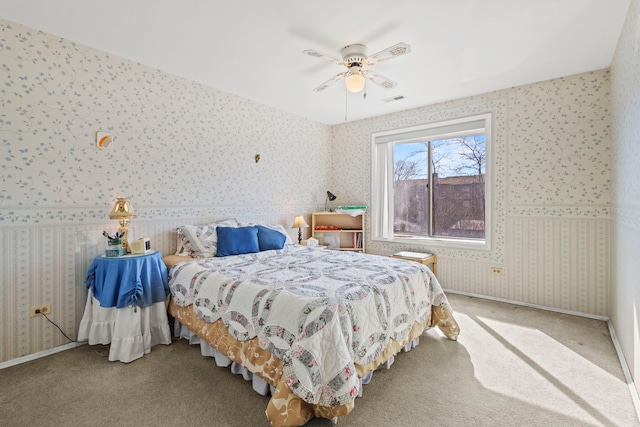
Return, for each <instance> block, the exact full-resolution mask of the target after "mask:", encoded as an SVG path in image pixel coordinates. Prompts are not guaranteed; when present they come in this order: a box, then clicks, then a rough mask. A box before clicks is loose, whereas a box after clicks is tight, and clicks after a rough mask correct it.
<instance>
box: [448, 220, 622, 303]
mask: <svg viewBox="0 0 640 427" xmlns="http://www.w3.org/2000/svg"><path fill="white" fill-rule="evenodd" d="M609 245H610V221H609V220H608V219H603V218H593V219H590V218H568V219H565V218H540V217H538V218H526V217H509V218H507V238H506V251H505V253H506V262H505V263H504V264H497V263H491V262H487V261H475V260H470V259H461V258H451V257H446V256H440V257H438V279H439V280H440V282H441V283H442V286H443V287H444V288H446V289H451V290H456V291H461V292H467V293H472V294H480V295H486V296H490V297H496V298H501V299H505V300H511V301H518V302H524V303H529V304H535V305H540V306H545V307H550V308H557V309H562V310H569V311H572V312H579V313H585V314H592V315H598V316H609V315H610V296H609V288H610V286H609V280H610V279H609V277H610V274H609V270H610V260H609V252H610V251H609V247H610V246H609ZM492 267H498V268H501V269H502V273H501V274H494V273H492V272H491V268H492Z"/></svg>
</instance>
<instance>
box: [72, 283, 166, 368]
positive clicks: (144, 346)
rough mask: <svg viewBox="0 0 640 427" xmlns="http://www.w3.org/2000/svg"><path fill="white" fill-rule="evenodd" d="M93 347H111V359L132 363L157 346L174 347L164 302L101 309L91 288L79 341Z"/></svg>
mask: <svg viewBox="0 0 640 427" xmlns="http://www.w3.org/2000/svg"><path fill="white" fill-rule="evenodd" d="M85 340H88V341H89V345H96V344H103V345H104V344H111V347H110V349H109V360H110V361H112V362H113V361H116V360H119V361H121V362H125V363H129V362H131V361H133V360H136V359H139V358H140V357H142V356H143V355H145V354H147V353H149V352H150V351H151V347H153V346H155V345H157V344H171V332H170V330H169V322H168V320H167V310H166V306H165V303H164V302H157V303H155V304H152V305H150V306H149V307H133V306H130V307H125V308H115V307H100V301H98V300H97V299H96V298H95V297H94V296H93V294H92V293H91V289H89V295H88V296H87V303H86V305H85V309H84V315H83V316H82V320H81V321H80V329H79V330H78V341H85Z"/></svg>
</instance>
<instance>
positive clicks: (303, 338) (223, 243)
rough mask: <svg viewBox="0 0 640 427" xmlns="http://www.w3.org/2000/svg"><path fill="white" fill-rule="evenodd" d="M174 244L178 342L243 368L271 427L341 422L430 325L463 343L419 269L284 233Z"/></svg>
mask: <svg viewBox="0 0 640 427" xmlns="http://www.w3.org/2000/svg"><path fill="white" fill-rule="evenodd" d="M221 224H222V225H221ZM274 233H280V235H276V234H274ZM263 240H264V242H263ZM274 240H275V241H276V242H275V243H274V242H273V241H274ZM178 242H179V245H178V246H179V247H178V253H180V252H183V254H186V255H187V256H181V255H171V256H167V257H165V258H164V259H165V263H166V264H167V267H168V268H169V287H170V289H171V301H170V304H169V313H170V314H171V315H172V316H173V317H174V319H175V320H176V321H177V323H176V331H177V334H178V335H180V336H182V337H185V338H189V339H191V338H192V337H193V338H196V340H200V341H204V343H206V345H207V346H208V347H209V348H210V349H211V351H212V352H213V354H210V355H212V356H215V357H221V358H222V359H224V360H228V361H230V363H233V365H234V366H239V367H241V369H243V370H244V372H248V374H247V375H248V377H249V378H247V379H250V378H252V379H253V380H254V389H256V390H257V391H260V390H258V388H256V385H255V384H256V382H255V380H258V384H260V383H264V384H265V385H267V386H268V387H267V389H266V390H264V391H262V392H263V393H264V392H268V393H270V394H271V399H270V401H269V403H268V405H267V408H266V411H265V412H266V416H267V418H268V419H269V421H270V422H271V424H272V425H274V426H300V425H303V424H305V423H306V422H307V421H308V420H309V419H311V418H312V417H321V418H329V419H334V420H335V419H336V417H339V416H342V415H345V414H348V413H349V412H350V411H351V410H352V409H353V408H354V404H355V399H356V397H357V396H358V395H360V394H361V393H362V384H363V383H366V381H367V380H368V379H369V378H370V377H371V374H372V372H373V371H374V370H375V369H376V368H378V367H380V366H384V365H389V364H390V362H392V361H393V358H394V356H395V355H396V354H397V353H398V352H399V351H401V350H403V349H404V350H409V349H410V348H411V347H412V346H414V345H416V344H417V341H418V339H419V337H420V335H421V334H422V332H423V331H424V330H425V329H426V328H430V327H432V326H437V327H438V328H439V329H440V330H441V331H442V333H443V334H444V335H445V336H446V337H448V338H449V339H451V340H456V339H457V336H458V334H459V327H458V325H457V323H456V321H455V319H454V318H453V315H452V310H451V307H450V305H449V303H448V301H447V298H446V296H445V294H444V292H443V290H442V288H441V287H440V285H439V283H438V281H437V280H436V278H435V276H434V275H433V273H432V272H431V270H429V269H428V268H427V267H426V266H424V265H421V264H419V263H416V262H411V261H406V260H401V259H394V258H390V257H383V256H376V255H367V254H361V253H355V252H349V251H333V250H324V249H318V248H310V247H305V246H299V245H295V244H290V239H289V237H288V236H287V234H286V231H285V230H284V229H282V227H279V226H268V225H260V224H258V225H256V224H245V225H241V224H237V223H234V222H233V221H230V222H226V223H213V224H208V225H206V226H201V227H191V226H187V227H180V228H178ZM247 242H249V243H247ZM263 243H264V244H263ZM194 256H195V258H194ZM203 354H204V352H203ZM258 387H260V386H259V385H258Z"/></svg>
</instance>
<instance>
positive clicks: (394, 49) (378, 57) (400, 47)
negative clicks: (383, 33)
mask: <svg viewBox="0 0 640 427" xmlns="http://www.w3.org/2000/svg"><path fill="white" fill-rule="evenodd" d="M409 52H411V46H409V45H408V44H406V43H398V44H395V45H393V46H391V47H388V48H386V49H383V50H381V51H380V52H378V53H374V54H373V55H370V56H369V57H367V61H369V64H375V63H377V62H382V61H386V60H387V59H391V58H395V57H396V56H401V55H406V54H407V53H409Z"/></svg>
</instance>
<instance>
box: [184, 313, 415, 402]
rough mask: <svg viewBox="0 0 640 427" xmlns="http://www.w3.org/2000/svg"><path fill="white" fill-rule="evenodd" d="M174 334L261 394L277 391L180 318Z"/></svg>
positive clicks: (364, 381) (409, 346)
mask: <svg viewBox="0 0 640 427" xmlns="http://www.w3.org/2000/svg"><path fill="white" fill-rule="evenodd" d="M173 335H174V336H175V337H178V338H183V339H186V340H187V341H189V344H193V345H198V344H200V354H202V355H203V356H207V357H213V358H214V360H215V362H216V365H217V366H220V367H223V368H226V367H230V368H231V372H233V373H234V374H238V375H242V378H244V379H245V381H251V384H252V386H253V389H254V390H255V391H256V392H258V393H260V394H261V395H263V396H269V395H272V394H273V393H274V392H275V387H273V386H271V385H269V383H267V382H266V381H265V380H263V379H262V378H260V377H259V376H257V375H253V373H252V372H251V371H249V370H248V369H247V368H245V367H244V366H242V365H239V364H237V363H236V362H233V361H232V360H231V359H229V358H228V357H227V356H225V355H224V354H222V353H220V352H219V351H218V350H216V349H215V348H213V347H211V346H210V345H209V344H207V343H206V342H205V341H202V340H201V339H200V337H199V336H198V335H196V334H195V333H193V332H191V331H190V330H189V329H188V328H187V327H186V326H182V324H181V323H180V322H179V321H178V320H175V325H174V331H173ZM418 344H420V337H418V338H416V339H414V340H413V341H411V342H410V343H408V344H407V345H405V346H404V347H403V348H402V351H405V352H407V351H409V350H411V349H413V348H415V347H416V346H417V345H418ZM394 361H395V356H392V357H391V358H390V359H389V360H387V361H386V362H385V363H383V364H382V365H380V366H379V367H378V369H389V368H390V367H391V365H393V362H394ZM372 377H373V372H369V373H368V374H366V375H365V376H364V377H362V378H360V387H359V388H358V397H362V386H363V385H364V384H369V382H370V381H371V378H372Z"/></svg>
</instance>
